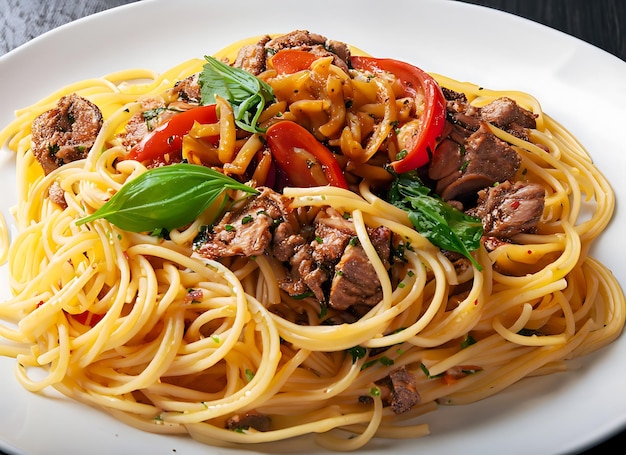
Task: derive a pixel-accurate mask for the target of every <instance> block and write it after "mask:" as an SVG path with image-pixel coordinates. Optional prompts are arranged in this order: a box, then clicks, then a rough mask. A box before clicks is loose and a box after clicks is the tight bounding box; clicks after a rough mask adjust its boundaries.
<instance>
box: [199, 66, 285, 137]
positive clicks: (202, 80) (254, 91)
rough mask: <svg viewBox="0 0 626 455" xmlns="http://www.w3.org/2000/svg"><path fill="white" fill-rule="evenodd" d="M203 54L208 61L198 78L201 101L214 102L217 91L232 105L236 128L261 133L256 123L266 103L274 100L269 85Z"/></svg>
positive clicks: (261, 129)
mask: <svg viewBox="0 0 626 455" xmlns="http://www.w3.org/2000/svg"><path fill="white" fill-rule="evenodd" d="M204 58H205V59H206V61H207V63H205V64H204V66H203V69H202V72H201V73H200V76H199V78H198V82H199V84H200V95H201V98H202V104H213V103H215V95H219V96H221V97H222V98H224V99H226V100H228V102H229V103H230V104H231V106H232V107H233V112H234V114H235V123H236V124H237V126H239V128H241V129H243V130H245V131H248V132H250V133H264V132H265V130H264V129H263V128H260V127H259V126H258V124H257V123H258V120H259V116H260V115H261V112H263V109H265V105H266V104H269V103H272V102H273V101H275V100H276V97H275V96H274V90H273V89H272V87H271V86H270V85H269V84H267V83H266V82H265V81H262V80H261V79H259V78H258V77H256V76H254V75H252V74H251V73H249V72H247V71H245V70H242V69H240V68H235V67H232V66H229V65H227V64H225V63H222V62H220V61H219V60H217V59H216V58H214V57H211V56H205V57H204Z"/></svg>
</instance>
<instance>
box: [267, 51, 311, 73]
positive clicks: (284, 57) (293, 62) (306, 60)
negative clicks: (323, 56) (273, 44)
mask: <svg viewBox="0 0 626 455" xmlns="http://www.w3.org/2000/svg"><path fill="white" fill-rule="evenodd" d="M318 58H320V57H319V56H317V55H315V54H312V53H311V52H307V51H303V50H300V49H283V50H281V51H278V52H277V53H276V54H274V56H273V57H272V58H270V65H271V66H272V67H273V68H274V69H275V70H276V73H278V74H293V73H297V72H298V71H303V70H307V69H309V68H310V67H311V64H312V63H313V62H314V61H315V60H317V59H318Z"/></svg>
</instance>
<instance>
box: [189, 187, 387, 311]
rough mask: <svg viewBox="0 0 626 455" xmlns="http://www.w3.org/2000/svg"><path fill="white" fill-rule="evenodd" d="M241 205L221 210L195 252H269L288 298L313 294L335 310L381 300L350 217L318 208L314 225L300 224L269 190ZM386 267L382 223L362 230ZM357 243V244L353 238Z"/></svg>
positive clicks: (286, 202) (221, 254)
mask: <svg viewBox="0 0 626 455" xmlns="http://www.w3.org/2000/svg"><path fill="white" fill-rule="evenodd" d="M259 190H260V194H259V195H257V196H255V197H253V198H251V199H250V200H249V201H248V202H247V203H246V204H245V205H244V206H243V207H242V208H240V209H238V210H234V211H231V212H228V213H226V214H225V215H224V216H223V217H222V219H221V220H220V221H219V222H218V223H217V224H216V225H215V226H214V227H213V229H212V231H211V232H210V233H209V234H208V235H207V237H206V238H205V239H201V240H199V241H197V243H196V251H197V252H198V254H200V255H202V256H205V257H208V258H210V259H219V258H223V257H230V256H254V255H260V254H271V255H273V256H274V257H275V258H276V259H277V260H279V261H281V262H282V263H283V264H284V265H285V267H286V273H285V278H283V279H281V280H280V282H279V286H280V287H281V289H283V290H284V291H286V292H287V293H288V294H289V295H292V296H301V295H306V294H308V293H312V295H314V296H315V298H316V299H317V300H318V301H320V302H327V301H328V304H329V305H330V306H331V307H333V308H336V309H338V310H345V309H347V308H348V307H350V306H356V305H362V306H365V307H370V306H372V305H375V304H376V303H378V302H379V301H380V299H381V298H382V289H381V284H380V281H379V279H378V276H377V274H376V271H375V270H374V267H373V266H372V264H371V263H370V261H369V258H368V257H367V255H366V254H365V251H364V250H363V248H362V247H361V246H360V245H358V244H353V243H354V242H353V241H352V240H353V239H357V236H356V231H355V228H354V225H353V223H352V221H349V220H347V219H345V218H344V217H343V216H342V214H340V213H339V212H337V211H336V210H335V209H333V208H330V207H327V208H326V209H323V210H321V211H320V212H319V213H318V214H317V216H316V218H315V220H314V222H313V224H310V225H309V224H306V225H300V224H299V223H298V221H297V219H296V215H295V212H294V211H292V210H291V209H290V207H289V200H288V199H287V198H285V197H284V196H282V195H281V194H280V193H277V192H275V191H273V190H271V189H269V188H259ZM367 232H368V235H369V237H370V240H371V242H372V245H373V246H374V248H375V250H376V251H377V253H378V254H379V256H380V258H381V260H382V262H383V264H384V265H385V267H386V268H387V269H389V268H390V267H391V251H392V247H391V242H392V233H391V231H390V230H389V229H388V228H387V227H384V226H380V227H377V228H370V227H368V228H367ZM357 243H358V242H357Z"/></svg>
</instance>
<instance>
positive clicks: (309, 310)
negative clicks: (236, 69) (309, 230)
mask: <svg viewBox="0 0 626 455" xmlns="http://www.w3.org/2000/svg"><path fill="white" fill-rule="evenodd" d="M227 54H229V53H228V52H223V53H221V54H219V57H220V58H224V57H225V56H226V55H227ZM205 63H206V62H205V61H203V60H191V61H187V62H184V63H182V64H180V65H179V66H177V67H175V68H172V69H170V70H169V71H166V72H165V73H163V74H154V73H152V72H150V71H145V70H129V71H124V72H120V73H115V74H111V75H108V76H106V77H103V78H99V79H92V80H87V81H82V82H79V83H76V84H73V85H70V86H67V87H64V88H62V89H61V90H59V91H57V92H55V93H53V94H51V95H50V96H49V97H47V98H45V99H43V100H41V101H40V102H39V103H37V104H35V105H34V106H30V107H28V108H24V109H22V110H19V111H18V112H17V113H16V119H15V120H14V121H13V122H12V123H11V124H10V125H8V126H7V127H6V128H5V129H4V130H3V131H2V132H1V133H0V143H3V144H4V143H7V144H8V146H9V147H10V148H11V149H12V150H14V151H15V152H16V154H17V166H16V173H17V182H18V202H17V205H16V206H15V208H14V211H13V214H14V216H15V223H16V228H17V234H16V236H15V238H13V239H12V240H11V242H10V246H9V247H8V250H7V251H6V257H7V259H6V260H7V262H8V268H9V271H10V287H11V291H12V294H13V296H12V297H11V298H9V299H8V300H6V301H4V302H2V303H1V304H0V319H2V320H3V321H4V324H3V325H1V326H0V335H1V336H2V337H3V338H5V339H6V340H7V341H6V342H5V343H3V344H2V345H0V354H2V355H5V356H11V357H15V358H16V361H17V362H16V370H15V371H16V376H17V379H18V381H19V382H20V383H21V384H22V385H23V386H24V387H25V388H26V389H28V390H30V391H33V392H38V391H41V390H43V389H45V388H47V387H54V388H55V389H57V390H58V391H60V392H61V393H63V394H64V395H67V396H68V397H71V398H73V399H76V400H79V401H81V402H84V403H86V404H89V405H92V406H95V407H98V408H102V409H104V410H105V411H107V412H109V413H111V414H112V415H113V416H115V417H116V418H118V419H120V420H122V421H124V422H126V423H128V424H130V425H133V426H135V427H138V428H140V429H142V430H145V431H150V432H157V433H167V434H178V433H186V434H190V435H191V436H192V437H193V438H195V439H197V440H199V441H201V442H205V443H208V444H215V443H217V442H220V443H224V442H228V443H241V444H247V443H260V442H271V441H280V440H285V439H290V438H294V437H298V436H302V435H307V434H316V435H317V436H316V441H317V442H318V443H319V444H320V445H322V446H324V447H326V448H330V449H334V450H354V449H357V448H359V447H362V446H363V445H365V444H367V442H368V441H369V440H370V439H371V438H373V437H385V438H386V437H389V438H415V437H419V436H423V435H426V434H428V432H429V430H428V425H427V424H426V423H422V422H424V421H425V418H424V417H422V416H423V415H424V414H426V413H428V412H431V411H433V410H435V409H436V408H437V406H438V405H440V404H446V405H447V404H464V403H471V402H474V401H477V400H480V399H483V398H485V397H488V396H490V395H493V394H495V393H498V392H499V391H501V390H503V389H505V388H506V387H508V386H510V385H511V384H513V383H515V382H517V381H519V380H520V379H522V378H525V377H528V376H533V375H541V374H549V373H553V372H556V371H563V370H565V369H566V361H567V360H568V359H572V358H574V357H579V356H582V355H585V354H588V353H590V352H593V351H596V350H598V349H600V348H602V347H603V346H606V345H607V344H609V343H610V342H612V341H613V340H614V339H616V338H617V337H618V336H619V334H620V333H621V331H622V328H623V326H624V323H625V318H626V312H625V302H624V296H623V293H622V291H621V289H620V286H619V284H618V283H617V282H616V281H615V279H614V277H613V275H612V274H611V272H610V271H609V270H607V269H606V268H605V267H604V266H603V265H602V264H601V263H600V262H598V261H597V260H595V259H593V258H592V257H590V256H589V255H588V251H589V247H590V245H591V244H592V242H593V240H594V239H595V238H596V237H598V236H599V235H600V234H601V233H602V231H603V229H604V228H605V227H606V225H607V223H608V222H609V220H610V218H611V215H612V213H613V209H614V203H615V201H614V195H613V191H612V189H611V187H610V185H609V184H608V182H607V181H606V180H605V179H604V177H603V176H602V175H601V173H600V172H599V171H598V169H596V168H595V166H594V165H593V164H592V162H591V159H590V158H589V156H588V155H587V153H586V152H585V150H584V149H583V147H582V146H581V145H580V144H579V143H578V142H577V141H576V139H575V138H574V137H573V136H572V135H571V134H570V133H569V132H567V131H566V130H565V129H564V128H563V127H562V126H561V125H559V124H558V123H557V122H556V121H555V120H553V119H552V118H550V117H549V116H548V115H546V114H545V113H543V112H542V111H541V107H540V105H539V103H538V102H537V101H536V100H535V99H534V98H533V97H531V96H530V95H528V94H525V93H520V92H513V91H493V90H487V89H483V88H479V87H478V86H475V85H472V84H469V83H462V82H458V81H455V80H452V79H449V78H447V77H445V76H441V75H432V77H433V78H434V79H435V80H436V82H437V83H438V84H439V85H440V86H441V87H443V88H444V89H446V90H450V91H454V92H456V93H461V94H464V95H465V97H466V99H467V102H468V104H470V105H471V106H474V107H477V108H480V107H482V106H487V105H488V104H489V103H491V102H492V101H494V100H496V99H500V98H502V97H506V98H508V99H512V100H514V101H515V102H516V103H517V104H518V105H519V106H521V107H523V108H524V109H527V110H528V111H530V112H532V113H533V115H534V117H535V120H536V127H535V128H532V129H530V130H529V131H528V136H527V137H520V136H519V135H514V134H512V133H511V132H510V131H507V130H506V129H502V128H498V127H497V126H495V125H493V124H490V125H488V128H489V131H490V132H491V133H492V134H493V135H494V136H495V137H497V138H498V139H499V140H501V141H503V142H505V143H507V144H509V146H510V147H511V148H512V149H513V150H514V151H515V152H516V153H517V155H518V156H519V157H520V160H521V164H520V171H519V172H518V173H517V174H516V177H515V179H517V180H522V179H523V180H524V181H525V182H533V183H536V184H539V185H541V187H542V188H544V190H545V207H544V209H543V212H542V216H541V219H540V220H539V222H538V224H537V226H536V229H533V230H529V231H527V232H522V233H519V234H516V235H515V236H514V237H513V238H512V239H507V241H503V242H499V243H498V245H497V246H496V247H491V248H489V247H486V246H485V244H484V242H483V243H482V244H481V245H480V247H479V248H478V249H477V250H476V251H474V252H473V253H472V257H471V258H472V260H474V261H475V265H472V263H471V262H469V261H468V260H467V259H463V258H461V259H458V258H456V257H451V256H450V255H449V254H446V252H445V251H443V250H442V249H441V248H439V247H437V246H435V245H433V243H432V242H431V241H429V240H428V239H427V238H426V237H425V236H424V235H423V234H420V233H419V232H418V231H417V230H416V229H415V227H414V226H413V224H412V223H411V220H410V219H409V216H408V214H407V211H406V210H403V209H402V208H400V207H398V206H397V205H394V204H392V203H390V202H389V200H388V199H387V198H385V197H384V196H383V193H382V191H381V188H382V187H385V186H386V185H389V182H390V181H391V179H392V178H393V173H390V172H388V170H387V168H386V166H387V165H388V164H389V163H390V162H393V161H394V160H396V157H397V156H398V155H397V154H398V153H399V152H401V149H402V144H406V143H408V141H409V140H408V139H406V137H405V138H404V139H403V138H402V135H403V134H404V135H405V136H407V135H410V134H413V133H414V132H415V131H416V130H419V121H420V118H421V119H422V121H423V117H424V115H425V104H424V103H425V94H424V92H418V93H413V94H409V95H410V96H409V95H407V93H406V90H403V89H402V87H400V86H399V84H398V80H397V79H396V78H394V76H393V74H392V73H388V72H383V73H381V72H378V71H371V68H370V69H367V68H366V69H362V70H358V71H357V70H354V69H343V68H341V67H340V66H338V65H337V64H336V61H334V60H333V57H332V56H330V57H328V56H322V57H321V58H315V59H312V60H311V61H310V62H307V64H306V65H305V68H303V69H298V70H297V71H293V72H291V73H290V72H286V73H284V74H278V72H277V70H276V69H272V68H271V67H270V68H268V69H265V70H264V71H262V72H261V73H260V74H259V76H258V77H259V78H260V79H261V80H263V81H264V82H266V83H267V84H269V85H270V86H271V88H272V90H273V92H274V94H275V95H276V102H274V103H269V104H268V105H267V106H265V107H264V109H263V111H262V112H261V113H260V116H259V119H258V122H259V123H258V124H259V125H260V127H261V130H260V131H261V132H245V133H244V132H242V130H241V129H240V128H239V127H238V126H237V123H236V121H235V120H236V119H235V117H236V112H235V111H236V109H233V105H232V103H230V102H229V101H228V100H226V99H224V98H223V97H220V96H216V104H217V113H218V114H219V115H218V117H219V118H218V119H216V120H215V121H213V122H206V123H201V122H195V123H194V124H193V126H192V127H191V128H190V129H189V131H188V132H187V133H186V134H185V135H184V137H182V142H181V158H182V159H183V160H185V161H187V162H189V163H195V164H199V165H203V166H210V167H213V168H217V169H220V171H221V172H223V173H224V174H227V175H229V176H231V177H233V178H235V179H238V180H240V181H241V182H245V181H249V182H253V183H252V184H253V186H259V187H261V186H264V185H270V184H271V179H272V168H273V166H274V164H273V163H272V159H276V158H275V157H274V158H272V155H271V153H269V151H268V148H267V147H266V141H267V139H266V137H265V135H264V132H263V131H265V130H266V129H268V128H269V127H271V125H272V124H277V123H279V122H284V121H292V122H294V123H296V124H299V125H302V126H305V127H306V129H307V130H308V131H310V132H312V134H314V135H315V136H316V137H317V138H318V140H322V141H323V142H324V143H325V144H326V145H328V147H329V148H330V149H332V150H333V156H334V158H335V159H336V160H337V163H338V165H339V167H340V168H341V170H342V173H343V174H342V176H343V177H345V179H346V187H342V186H341V185H330V186H329V185H328V184H327V180H330V179H329V178H328V172H327V170H328V166H324V165H323V166H320V167H319V169H318V171H315V169H312V170H311V173H312V175H313V174H314V172H318V174H317V176H315V175H313V178H315V179H317V180H316V182H322V183H324V184H320V185H308V186H304V185H302V186H300V187H297V186H292V185H286V186H284V188H281V195H282V197H284V198H287V200H289V201H290V210H294V211H295V212H297V213H298V216H301V217H304V218H305V219H306V220H307V222H312V220H313V219H314V218H315V217H317V216H319V214H320V213H321V212H325V211H326V212H329V211H330V209H329V208H332V210H334V211H335V212H336V213H339V214H340V217H341V218H344V221H346V222H349V223H350V225H351V226H352V229H353V230H354V235H353V236H352V237H353V238H354V239H355V241H357V242H358V244H359V245H360V247H361V248H362V250H363V252H364V254H365V256H366V257H367V259H368V261H369V263H370V264H371V267H372V269H373V271H374V272H373V273H374V274H375V277H376V278H377V280H378V281H379V283H380V295H379V298H378V299H377V302H376V303H375V304H373V305H371V306H368V307H367V308H365V309H363V308H360V310H359V311H358V312H354V311H353V312H351V313H349V314H348V313H346V312H344V311H343V310H341V309H337V308H333V307H324V305H323V304H321V303H320V299H318V298H316V297H315V296H311V294H310V293H308V294H306V295H295V294H293V293H291V294H290V293H289V292H286V290H285V288H284V287H281V283H284V282H285V281H286V280H287V281H288V279H289V270H287V269H285V266H284V264H283V263H282V262H281V261H280V260H278V259H277V258H276V257H275V256H274V255H271V254H254V255H248V256H245V255H244V256H242V255H233V256H229V257H226V256H224V257H217V258H213V257H207V256H206V255H205V256H203V255H200V254H198V252H197V251H196V250H195V249H194V242H196V241H197V237H198V233H199V232H202V230H203V227H204V226H207V225H213V224H215V222H216V219H218V218H219V216H218V212H217V211H218V208H217V207H216V206H215V205H211V207H209V208H208V209H207V210H204V211H203V212H202V213H201V214H200V215H199V216H198V217H197V218H196V219H194V220H193V221H192V222H190V223H188V224H187V225H185V226H183V227H179V228H175V229H171V230H168V232H167V235H166V236H162V235H154V233H152V232H131V231H127V230H122V229H120V228H118V227H117V226H116V225H115V224H114V223H112V222H109V221H107V220H105V219H97V220H94V221H89V222H88V223H84V224H80V223H78V224H77V221H79V220H81V219H83V218H84V217H86V216H87V215H89V214H92V213H94V212H95V211H96V210H98V209H99V208H100V207H102V206H103V205H104V204H105V202H106V201H107V200H109V199H110V198H111V196H112V195H114V194H116V193H118V192H120V191H121V189H122V188H124V186H125V185H127V184H128V183H129V182H131V181H132V180H133V179H135V178H137V177H138V176H139V175H141V174H143V173H145V172H148V169H149V168H150V167H151V166H152V165H153V164H154V163H153V162H148V161H145V160H144V161H141V160H137V159H128V153H129V146H128V144H125V143H124V140H128V139H129V137H128V135H127V131H128V129H127V128H128V126H127V125H129V124H132V122H133V120H132V119H133V118H135V119H136V118H137V117H136V116H137V115H143V119H144V120H146V123H149V119H148V117H147V116H146V115H145V113H146V112H148V111H151V112H153V113H154V112H155V109H161V108H162V107H165V108H166V109H162V110H161V112H159V113H158V114H157V116H158V115H159V114H160V115H168V116H169V117H161V120H160V121H161V122H162V123H164V122H166V121H167V120H168V119H169V118H175V117H176V115H177V112H172V110H173V109H172V106H178V104H177V101H176V100H173V99H172V87H174V85H175V83H177V82H179V81H184V80H190V79H189V78H193V77H194V75H197V74H198V73H200V72H201V71H202V69H203V65H204V64H205ZM69 94H77V95H79V96H80V97H83V98H85V99H88V100H89V101H91V102H92V103H93V104H95V105H97V106H98V108H99V109H100V110H101V112H102V116H103V118H104V122H103V126H102V128H101V129H100V130H99V133H98V135H97V137H96V138H95V142H94V144H93V146H92V147H91V150H90V152H89V153H88V154H87V155H86V157H85V158H84V159H79V160H75V161H71V162H68V163H65V164H63V165H62V166H59V167H58V168H56V169H55V170H53V171H51V172H49V173H47V174H46V173H44V172H43V171H42V168H41V165H40V163H39V162H38V161H37V159H36V158H35V156H34V155H33V152H32V148H31V139H32V137H31V134H32V131H31V124H32V122H33V120H34V119H35V118H36V117H37V116H39V115H41V114H43V113H45V112H48V111H50V110H51V109H53V108H54V106H55V105H56V103H57V101H58V100H59V99H60V98H61V97H63V96H65V95H69ZM154 100H158V101H159V102H160V103H162V104H156V105H153V104H151V103H154V102H155V101H154ZM347 100H349V102H348V101H347ZM154 106H156V108H155V107H154ZM167 109H169V111H170V112H169V113H168V112H166V111H167ZM147 119H148V120H147ZM416 125H417V126H416ZM154 127H155V128H156V125H155V126H154ZM394 128H395V129H397V130H398V131H397V132H396V131H395V130H394ZM149 129H153V128H149ZM395 134H397V137H398V139H397V140H396V141H395V142H394V141H391V140H389V138H390V137H392V136H394V135H395ZM216 138H217V139H216ZM398 144H400V145H398ZM135 145H136V144H135ZM131 153H132V152H131ZM161 159H162V160H164V161H167V160H168V159H171V156H169V157H161ZM312 162H315V160H312ZM160 164H169V163H167V162H165V163H160ZM318 164H319V163H318ZM307 178H308V177H307ZM325 179H326V180H325ZM55 186H58V188H60V190H61V194H62V195H63V198H62V200H63V201H64V204H63V203H59V201H58V200H56V201H55V200H54V198H51V197H50V188H51V187H55ZM230 196H232V199H234V200H237V199H238V196H241V194H239V193H236V192H234V193H232V194H231V195H230ZM218 205H219V204H218ZM585 210H590V211H591V213H583V212H584V211H585ZM333 213H334V212H333ZM379 227H384V228H386V229H388V230H389V231H390V232H391V233H392V234H393V236H395V238H397V239H401V241H400V246H403V247H405V248H404V250H403V254H402V261H401V263H400V264H399V266H397V267H396V268H393V269H392V270H391V271H389V268H388V267H386V265H385V264H384V261H383V259H382V258H381V255H380V254H379V251H378V250H377V246H376V244H375V241H374V240H373V238H372V236H371V232H372V231H371V230H372V229H375V228H379ZM160 234H162V233H160ZM2 235H3V241H4V243H5V244H6V245H9V233H8V230H7V228H6V226H4V225H3V226H2ZM397 246H398V245H396V247H397ZM460 264H463V266H461V265H460ZM39 371H44V372H45V374H43V375H41V374H40V373H38V372H39ZM398 371H402V372H403V373H402V374H403V375H404V376H402V377H401V378H400V382H403V381H404V382H407V383H409V385H408V389H410V391H412V392H415V396H416V397H417V399H416V400H415V402H413V403H411V405H410V406H408V407H407V409H402V412H397V411H398V410H397V409H394V406H392V405H390V404H389V403H390V400H392V398H390V396H389V395H390V394H393V390H394V382H393V381H391V382H389V381H390V378H392V377H393V374H394V372H398ZM332 430H334V431H332ZM338 430H341V431H342V432H343V433H347V434H348V435H350V437H347V438H346V437H341V434H342V432H340V431H338Z"/></svg>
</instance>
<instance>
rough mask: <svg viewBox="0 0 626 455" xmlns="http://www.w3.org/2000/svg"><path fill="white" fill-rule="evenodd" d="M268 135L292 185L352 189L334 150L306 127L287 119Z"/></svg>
mask: <svg viewBox="0 0 626 455" xmlns="http://www.w3.org/2000/svg"><path fill="white" fill-rule="evenodd" d="M266 134H267V145H268V146H269V148H270V151H271V153H272V157H273V158H274V161H275V162H276V165H277V166H278V168H279V169H281V170H282V171H283V172H284V173H285V175H286V176H287V178H288V180H289V183H290V184H291V185H294V186H298V187H312V186H324V185H332V186H337V187H340V188H345V189H348V183H347V182H346V179H345V177H344V175H343V171H342V170H341V167H340V166H339V163H338V162H337V160H336V159H335V156H334V155H333V153H332V152H331V151H330V150H329V149H328V148H326V147H325V146H324V144H322V143H321V142H319V141H318V140H317V139H316V138H315V136H313V135H312V134H311V133H310V132H309V131H308V130H307V129H306V128H304V127H303V126H300V125H298V124H297V123H294V122H292V121H289V120H284V121H281V122H277V123H274V124H273V125H271V126H270V127H269V128H268V129H267V133H266Z"/></svg>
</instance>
